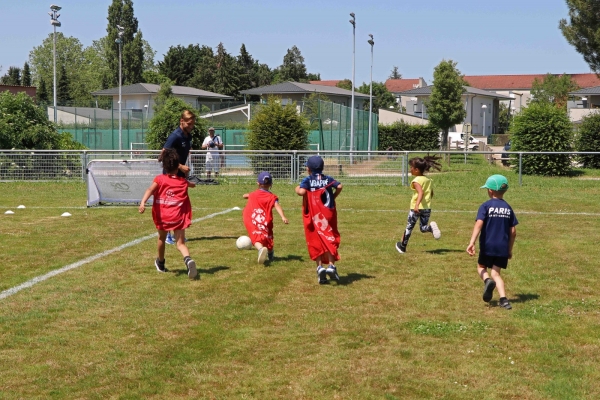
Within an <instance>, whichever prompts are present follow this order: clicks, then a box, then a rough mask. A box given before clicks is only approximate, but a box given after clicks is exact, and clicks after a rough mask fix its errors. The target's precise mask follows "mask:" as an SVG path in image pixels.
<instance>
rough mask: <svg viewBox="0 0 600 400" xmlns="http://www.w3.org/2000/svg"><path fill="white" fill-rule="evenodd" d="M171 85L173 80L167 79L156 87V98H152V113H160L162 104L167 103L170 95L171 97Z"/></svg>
mask: <svg viewBox="0 0 600 400" xmlns="http://www.w3.org/2000/svg"><path fill="white" fill-rule="evenodd" d="M172 85H173V81H170V80H168V78H167V80H166V81H165V82H163V83H161V85H160V89H158V93H157V94H156V98H155V99H154V113H155V114H156V113H160V111H161V110H162V108H163V106H164V105H165V104H166V103H167V100H169V99H170V98H171V97H173V90H172V88H171V86H172Z"/></svg>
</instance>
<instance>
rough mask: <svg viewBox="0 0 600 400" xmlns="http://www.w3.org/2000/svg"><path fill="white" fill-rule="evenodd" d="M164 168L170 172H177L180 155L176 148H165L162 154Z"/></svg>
mask: <svg viewBox="0 0 600 400" xmlns="http://www.w3.org/2000/svg"><path fill="white" fill-rule="evenodd" d="M162 163H163V168H164V170H165V171H167V173H169V174H176V173H177V170H178V169H179V156H178V155H177V151H175V149H165V151H164V153H163V154H162Z"/></svg>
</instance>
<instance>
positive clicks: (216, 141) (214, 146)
mask: <svg viewBox="0 0 600 400" xmlns="http://www.w3.org/2000/svg"><path fill="white" fill-rule="evenodd" d="M202 149H203V150H206V177H207V178H208V179H210V175H211V173H212V172H213V171H214V173H215V178H216V177H218V176H219V167H220V164H221V156H220V154H219V150H222V149H223V141H222V140H221V138H220V137H219V136H215V128H213V127H212V126H211V127H210V128H208V136H207V137H206V138H205V139H204V142H203V143H202Z"/></svg>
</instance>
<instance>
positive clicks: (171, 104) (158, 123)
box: [146, 97, 208, 150]
mask: <svg viewBox="0 0 600 400" xmlns="http://www.w3.org/2000/svg"><path fill="white" fill-rule="evenodd" d="M185 110H190V111H192V112H193V113H194V114H196V116H197V115H198V114H199V113H198V110H196V109H195V108H193V107H191V106H190V105H189V104H188V103H186V102H185V101H183V100H181V99H178V98H175V97H170V98H168V99H167V100H166V101H165V103H164V105H162V106H161V107H160V110H159V111H157V112H156V113H155V114H154V117H153V118H152V119H151V120H150V123H149V124H148V133H147V134H146V143H147V144H148V148H149V149H151V150H160V149H162V148H163V146H164V144H165V142H166V141H167V138H168V137H169V135H170V134H171V132H173V131H174V130H175V129H177V127H178V126H179V120H180V119H181V113H182V112H183V111H185ZM207 131H208V121H206V120H204V119H202V118H196V126H195V127H194V130H193V131H192V148H193V149H199V148H200V147H201V146H202V141H203V140H204V137H205V136H206V135H207V134H208V133H207Z"/></svg>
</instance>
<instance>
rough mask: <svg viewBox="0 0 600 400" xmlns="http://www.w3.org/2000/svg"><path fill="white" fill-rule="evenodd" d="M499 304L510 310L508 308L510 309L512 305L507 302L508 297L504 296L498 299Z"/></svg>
mask: <svg viewBox="0 0 600 400" xmlns="http://www.w3.org/2000/svg"><path fill="white" fill-rule="evenodd" d="M499 304H500V307H504V308H506V309H507V310H510V309H512V306H511V305H510V303H509V302H508V299H507V298H504V297H503V298H501V299H500V303H499Z"/></svg>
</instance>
